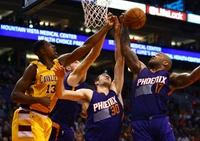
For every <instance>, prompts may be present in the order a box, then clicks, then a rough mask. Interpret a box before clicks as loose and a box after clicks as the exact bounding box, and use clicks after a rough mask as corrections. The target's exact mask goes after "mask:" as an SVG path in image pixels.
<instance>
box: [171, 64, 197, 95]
mask: <svg viewBox="0 0 200 141" xmlns="http://www.w3.org/2000/svg"><path fill="white" fill-rule="evenodd" d="M199 78H200V66H198V67H197V68H196V69H194V70H193V71H192V72H191V73H181V74H171V75H170V86H171V90H172V91H173V90H175V89H179V88H184V87H187V86H189V85H191V84H192V83H194V82H195V81H197V80H198V79H199Z"/></svg>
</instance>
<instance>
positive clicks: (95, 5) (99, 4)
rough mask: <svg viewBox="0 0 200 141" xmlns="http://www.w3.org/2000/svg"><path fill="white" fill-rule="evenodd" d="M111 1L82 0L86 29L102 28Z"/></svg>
mask: <svg viewBox="0 0 200 141" xmlns="http://www.w3.org/2000/svg"><path fill="white" fill-rule="evenodd" d="M110 2H111V0H81V3H82V6H83V11H84V19H85V22H84V25H85V27H87V28H89V27H93V28H96V27H101V26H103V25H104V24H105V21H106V18H107V14H108V6H109V4H110Z"/></svg>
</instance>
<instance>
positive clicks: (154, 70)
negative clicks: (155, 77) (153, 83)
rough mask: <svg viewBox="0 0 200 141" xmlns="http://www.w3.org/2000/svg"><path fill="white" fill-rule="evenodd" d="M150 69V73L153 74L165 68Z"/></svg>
mask: <svg viewBox="0 0 200 141" xmlns="http://www.w3.org/2000/svg"><path fill="white" fill-rule="evenodd" d="M149 69H150V71H151V72H157V71H159V70H164V68H162V67H159V68H156V67H155V68H149Z"/></svg>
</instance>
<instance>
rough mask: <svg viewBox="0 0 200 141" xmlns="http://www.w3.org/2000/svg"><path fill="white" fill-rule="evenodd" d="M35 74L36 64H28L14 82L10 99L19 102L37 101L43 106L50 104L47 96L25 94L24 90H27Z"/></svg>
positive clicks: (29, 102) (32, 102)
mask: <svg viewBox="0 0 200 141" xmlns="http://www.w3.org/2000/svg"><path fill="white" fill-rule="evenodd" d="M35 76H36V66H35V65H29V66H28V67H27V68H26V70H25V71H24V74H23V76H22V77H21V78H20V79H19V80H18V82H17V83H16V85H15V87H14V89H13V91H12V93H11V100H12V101H13V102H16V103H20V104H34V103H39V104H42V105H43V106H45V107H48V106H49V105H50V102H51V101H50V98H49V97H43V98H42V97H30V96H28V95H25V91H26V90H28V89H29V88H30V86H31V84H32V82H33V80H34V79H35Z"/></svg>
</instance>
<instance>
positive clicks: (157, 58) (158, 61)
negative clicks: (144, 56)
mask: <svg viewBox="0 0 200 141" xmlns="http://www.w3.org/2000/svg"><path fill="white" fill-rule="evenodd" d="M162 63H163V53H162V52H160V53H157V54H155V55H154V56H152V57H151V59H150V60H149V62H148V64H149V65H150V66H155V65H162Z"/></svg>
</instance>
